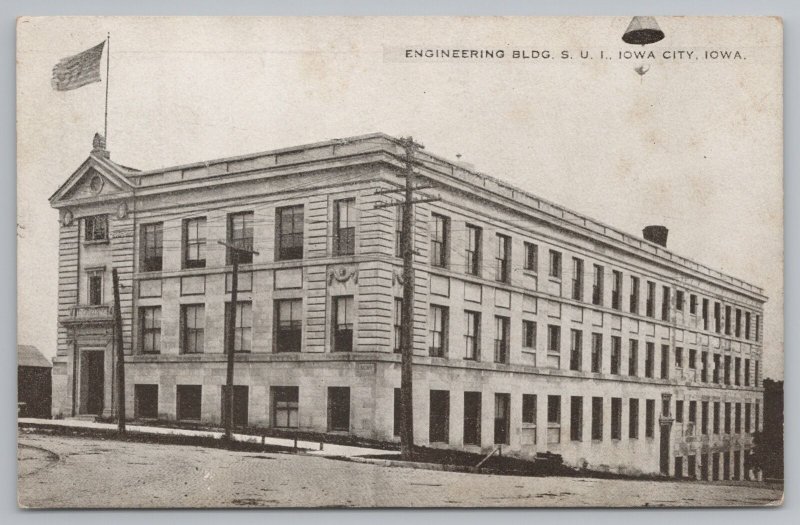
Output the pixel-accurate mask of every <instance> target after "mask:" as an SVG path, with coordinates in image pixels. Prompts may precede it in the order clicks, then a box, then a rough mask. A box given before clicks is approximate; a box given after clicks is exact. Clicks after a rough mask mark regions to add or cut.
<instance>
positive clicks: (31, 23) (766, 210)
mask: <svg viewBox="0 0 800 525" xmlns="http://www.w3.org/2000/svg"><path fill="white" fill-rule="evenodd" d="M629 22H630V19H629V18H622V17H604V18H523V17H520V18H502V17H492V18H482V19H481V18H468V17H460V18H427V19H423V18H413V17H405V18H395V19H387V18H383V19H381V18H367V17H362V18H305V19H303V18H294V19H290V18H236V19H233V18H201V17H194V18H154V17H141V18H91V17H86V18H22V19H20V21H19V22H18V25H17V31H18V40H17V137H18V151H17V157H18V172H17V199H18V205H17V213H18V224H19V226H18V239H17V241H18V245H17V257H18V268H17V272H18V273H17V275H18V307H17V308H18V327H19V328H18V342H19V343H23V344H33V345H36V346H37V347H38V348H39V349H40V350H42V352H43V353H44V354H45V355H47V356H48V357H50V356H53V355H55V346H56V326H57V280H58V266H57V263H58V261H57V257H58V249H57V248H58V214H57V212H56V211H55V210H53V209H51V208H50V206H49V203H48V200H47V199H48V197H50V196H51V195H52V194H53V192H55V190H56V189H57V188H58V187H59V186H60V185H61V184H62V183H63V182H64V181H65V180H66V179H67V178H68V177H69V175H70V174H72V172H73V171H74V170H75V169H76V168H77V167H78V166H79V165H80V164H81V163H82V162H83V160H85V158H86V157H87V156H88V154H89V152H90V150H91V147H92V137H93V135H94V133H95V132H98V131H100V132H102V129H103V110H104V95H105V88H106V80H107V79H106V75H105V57H104V62H103V69H102V73H101V76H102V77H103V82H101V83H95V84H91V85H88V86H85V87H83V88H80V89H77V90H74V91H68V92H56V91H54V90H53V89H52V88H51V86H50V76H51V71H52V68H53V66H54V65H55V64H56V63H57V62H58V60H59V59H61V58H64V57H66V56H69V55H73V54H75V53H78V52H81V51H83V50H86V49H88V48H90V47H92V46H94V45H96V44H98V43H99V42H100V41H102V40H103V39H104V38H105V37H106V34H107V33H110V35H111V40H110V75H109V79H108V82H109V84H108V88H109V102H108V149H109V150H110V151H111V158H112V160H114V161H116V162H118V163H120V164H123V165H126V166H132V167H136V168H139V169H153V168H160V167H165V166H170V165H176V164H182V163H189V162H195V161H201V160H210V159H214V158H219V157H226V156H234V155H240V154H246V153H253V152H258V151H264V150H269V149H275V148H281V147H289V146H293V145H299V144H304V143H312V142H318V141H323V140H328V139H333V138H340V137H347V136H353V135H361V134H365V133H372V132H378V131H382V132H385V133H388V134H390V135H394V136H405V135H412V136H413V137H414V138H415V139H416V140H417V141H419V142H421V143H422V144H424V146H425V148H426V150H427V151H429V152H431V153H434V154H437V155H440V156H443V157H445V158H447V159H450V160H456V158H457V157H456V156H457V155H461V157H460V158H461V161H465V162H469V163H470V164H472V165H474V167H475V169H477V170H478V171H481V172H483V173H486V174H489V175H492V176H494V177H496V178H499V179H502V180H504V181H507V182H509V183H511V184H514V185H516V186H518V187H520V188H522V189H524V190H526V191H529V192H530V193H533V194H535V195H537V196H540V197H542V198H544V199H547V200H550V201H553V202H555V203H558V204H560V205H562V206H564V207H566V208H569V209H572V210H574V211H577V212H579V213H582V214H585V215H588V216H589V217H592V218H594V219H597V220H599V221H601V222H604V223H606V224H610V225H613V226H614V227H616V228H618V229H621V230H623V231H627V232H630V233H632V234H635V235H640V233H641V229H642V227H644V226H645V225H648V224H663V225H665V226H667V227H668V228H669V241H668V247H669V249H670V250H672V251H674V252H675V253H677V254H679V255H682V256H685V257H688V258H690V259H692V260H695V261H697V262H700V263H702V264H705V265H708V266H710V267H712V268H715V269H717V270H720V271H722V272H725V273H727V274H730V275H733V276H735V277H738V278H741V279H743V280H745V281H747V282H750V283H752V284H755V285H757V286H761V287H763V288H764V291H765V294H766V295H767V296H768V297H769V300H768V302H767V304H766V307H765V315H764V375H765V377H773V378H778V379H782V378H783V166H782V151H783V150H782V148H783V129H782V120H781V119H782V97H783V94H782V65H781V60H782V48H781V41H782V34H781V31H782V28H781V26H780V22H779V21H776V20H775V19H768V18H761V19H746V18H669V17H660V18H658V20H657V22H658V24H659V25H660V27H661V29H662V30H663V31H664V33H665V35H666V37H665V38H664V40H662V41H661V42H658V43H655V44H651V45H648V46H631V45H628V44H625V43H624V42H622V40H621V37H622V34H623V32H624V31H625V29H626V28H627V26H628V23H629ZM406 49H412V50H413V49H459V50H462V49H467V50H473V49H474V50H486V49H490V50H495V51H496V50H503V51H504V53H505V55H504V58H502V59H498V58H494V59H488V58H484V59H462V58H458V59H456V58H450V59H408V58H405V50H406ZM513 51H518V52H520V53H521V54H522V53H523V52H524V55H523V56H524V57H525V58H513ZM545 51H547V52H549V57H550V58H529V57H530V56H536V54H537V53H538V54H539V56H540V57H541V55H542V54H543V53H544V52H545ZM562 51H567V52H568V53H569V57H570V58H562V54H561V53H562ZM581 51H583V52H584V53H585V54H587V55H588V58H585V59H584V58H581V54H580V53H581ZM633 51H638V52H645V53H647V52H649V51H653V56H652V57H649V56H645V57H643V58H630V59H628V58H625V55H624V54H623V55H620V53H626V52H627V53H630V52H633ZM689 51H691V52H692V55H691V57H689V56H688V52H689ZM721 51H728V52H729V53H730V56H731V58H721V56H717V57H716V58H714V54H713V53H712V52H721ZM737 51H738V53H739V57H738V58H734V56H735V55H734V54H735V52H737ZM601 52H602V53H603V57H602V58H601V56H600V53H601ZM679 52H682V53H679ZM706 53H709V54H708V55H707V54H706ZM609 57H611V58H609ZM639 67H641V68H642V70H646V73H645V74H644V75H639V74H638V73H637V72H636V71H635V68H639Z"/></svg>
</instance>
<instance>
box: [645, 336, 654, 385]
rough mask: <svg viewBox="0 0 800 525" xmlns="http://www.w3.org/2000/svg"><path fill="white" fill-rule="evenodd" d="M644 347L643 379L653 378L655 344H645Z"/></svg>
mask: <svg viewBox="0 0 800 525" xmlns="http://www.w3.org/2000/svg"><path fill="white" fill-rule="evenodd" d="M644 346H645V356H644V376H645V377H650V378H652V377H653V366H654V364H655V363H654V361H655V353H656V345H655V343H651V342H649V341H648V342H646V343H645V344H644Z"/></svg>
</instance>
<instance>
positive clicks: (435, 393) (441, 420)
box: [428, 390, 450, 443]
mask: <svg viewBox="0 0 800 525" xmlns="http://www.w3.org/2000/svg"><path fill="white" fill-rule="evenodd" d="M430 396H431V398H430V404H431V411H430V417H429V425H428V441H430V442H431V443H448V442H449V441H450V392H449V391H447V390H431V394H430Z"/></svg>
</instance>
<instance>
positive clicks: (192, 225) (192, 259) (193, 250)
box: [183, 217, 206, 268]
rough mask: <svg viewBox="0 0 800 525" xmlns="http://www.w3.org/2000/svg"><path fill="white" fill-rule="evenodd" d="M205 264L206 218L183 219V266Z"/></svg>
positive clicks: (198, 266) (189, 266) (199, 266)
mask: <svg viewBox="0 0 800 525" xmlns="http://www.w3.org/2000/svg"><path fill="white" fill-rule="evenodd" d="M205 266H206V218H205V217H197V218H194V219H186V220H184V221H183V267H184V268H205Z"/></svg>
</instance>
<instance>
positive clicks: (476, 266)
mask: <svg viewBox="0 0 800 525" xmlns="http://www.w3.org/2000/svg"><path fill="white" fill-rule="evenodd" d="M481 237H482V230H481V229H480V228H478V227H477V226H472V225H471V224H467V249H466V257H465V262H466V273H467V274H469V275H480V274H481Z"/></svg>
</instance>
